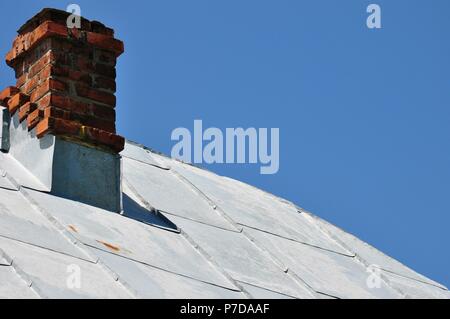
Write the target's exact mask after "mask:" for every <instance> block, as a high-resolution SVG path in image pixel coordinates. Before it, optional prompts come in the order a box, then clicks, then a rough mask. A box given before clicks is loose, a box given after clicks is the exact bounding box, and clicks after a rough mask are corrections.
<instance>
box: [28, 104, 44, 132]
mask: <svg viewBox="0 0 450 319" xmlns="http://www.w3.org/2000/svg"><path fill="white" fill-rule="evenodd" d="M42 118H43V111H42V110H40V109H36V110H34V111H33V112H31V113H30V114H29V115H28V117H27V126H28V131H31V130H32V129H34V128H35V127H36V125H37V124H38V123H39V122H40V121H41V120H42Z"/></svg>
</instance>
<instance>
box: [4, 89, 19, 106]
mask: <svg viewBox="0 0 450 319" xmlns="http://www.w3.org/2000/svg"><path fill="white" fill-rule="evenodd" d="M17 93H19V89H18V88H16V87H15V86H9V87H7V88H6V89H4V90H3V91H2V92H1V93H0V102H4V103H7V102H8V100H9V99H10V98H11V97H13V96H14V95H16V94H17Z"/></svg>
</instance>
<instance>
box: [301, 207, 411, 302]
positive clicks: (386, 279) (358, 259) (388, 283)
mask: <svg viewBox="0 0 450 319" xmlns="http://www.w3.org/2000/svg"><path fill="white" fill-rule="evenodd" d="M299 209H300V212H301V213H303V214H305V215H306V216H307V217H308V218H309V219H310V222H311V223H312V224H314V225H315V227H317V228H318V229H320V230H321V231H322V232H324V233H325V234H327V235H328V236H329V237H330V238H332V239H333V240H334V241H335V242H336V243H338V244H339V245H340V246H342V247H343V248H344V249H346V250H348V251H350V252H351V251H352V250H351V248H350V247H348V246H347V245H346V244H345V243H344V242H342V241H341V240H339V239H338V238H336V237H335V236H333V235H332V234H330V232H329V231H328V230H326V229H324V228H323V227H321V226H320V225H318V224H317V223H315V222H314V221H313V220H311V219H312V218H317V217H315V215H313V214H311V213H310V212H307V211H305V210H304V209H302V208H299ZM313 216H314V217H313ZM354 254H355V257H354V260H355V262H357V263H359V264H360V265H362V266H363V267H364V268H366V270H367V269H368V267H369V266H370V263H368V262H367V261H366V260H365V259H363V258H362V257H361V256H360V255H358V254H356V253H354ZM380 279H381V280H382V281H383V282H384V283H385V284H386V286H387V287H389V288H391V289H392V290H393V291H395V292H396V293H397V294H399V295H400V296H401V297H403V298H407V297H408V295H407V293H406V292H404V291H403V290H401V289H398V288H396V287H394V286H393V285H392V283H391V282H390V280H389V279H388V278H387V277H386V276H384V275H383V274H380Z"/></svg>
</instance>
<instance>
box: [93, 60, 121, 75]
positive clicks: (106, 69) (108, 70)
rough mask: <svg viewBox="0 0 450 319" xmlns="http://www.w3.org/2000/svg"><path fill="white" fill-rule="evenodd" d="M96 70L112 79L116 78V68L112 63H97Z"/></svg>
mask: <svg viewBox="0 0 450 319" xmlns="http://www.w3.org/2000/svg"><path fill="white" fill-rule="evenodd" d="M94 72H95V73H97V74H98V75H102V76H106V77H108V78H111V79H115V78H116V68H115V67H113V66H110V65H106V64H102V63H97V64H96V65H95V70H94Z"/></svg>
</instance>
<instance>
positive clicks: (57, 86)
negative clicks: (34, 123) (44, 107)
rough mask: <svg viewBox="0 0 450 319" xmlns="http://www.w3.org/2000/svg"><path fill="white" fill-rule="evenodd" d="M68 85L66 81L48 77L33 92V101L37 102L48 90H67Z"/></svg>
mask: <svg viewBox="0 0 450 319" xmlns="http://www.w3.org/2000/svg"><path fill="white" fill-rule="evenodd" d="M66 90H67V86H66V84H65V83H63V82H61V81H58V80H55V79H46V80H44V82H42V84H41V85H39V86H38V87H37V88H36V90H35V91H34V92H33V93H32V94H31V102H33V103H36V102H37V101H39V99H40V98H41V97H43V96H44V95H45V94H47V93H48V92H52V91H59V92H61V91H66Z"/></svg>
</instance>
